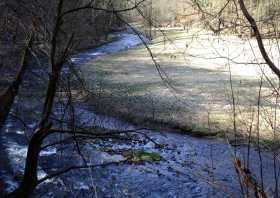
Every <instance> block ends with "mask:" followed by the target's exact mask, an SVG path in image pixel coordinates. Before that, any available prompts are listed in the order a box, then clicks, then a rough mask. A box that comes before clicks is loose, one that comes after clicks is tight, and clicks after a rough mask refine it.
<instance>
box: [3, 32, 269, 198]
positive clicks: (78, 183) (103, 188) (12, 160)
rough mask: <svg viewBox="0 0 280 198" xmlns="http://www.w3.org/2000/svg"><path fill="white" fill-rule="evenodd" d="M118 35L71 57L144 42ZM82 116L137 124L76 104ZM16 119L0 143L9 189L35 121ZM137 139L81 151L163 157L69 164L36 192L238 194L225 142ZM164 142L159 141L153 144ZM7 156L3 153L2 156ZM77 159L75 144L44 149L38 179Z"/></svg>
mask: <svg viewBox="0 0 280 198" xmlns="http://www.w3.org/2000/svg"><path fill="white" fill-rule="evenodd" d="M118 37H119V39H118V40H117V41H114V42H112V43H109V44H106V45H104V46H101V47H98V48H96V49H92V50H88V51H86V52H83V53H80V54H78V55H75V56H73V58H72V61H73V62H74V63H75V64H76V65H78V66H82V64H84V63H85V62H86V61H88V60H92V59H94V58H97V57H100V56H104V55H106V54H111V53H116V52H119V51H123V50H127V49H129V48H132V47H134V46H137V45H139V44H141V40H140V39H139V38H138V36H136V35H133V34H131V33H118ZM77 114H78V118H79V122H81V123H86V125H88V126H98V127H103V128H107V129H114V130H133V129H137V127H136V126H134V125H133V124H130V123H127V122H124V121H122V120H119V119H116V118H113V117H109V116H104V115H98V114H95V113H93V112H90V111H88V110H87V109H83V108H79V109H78V112H77ZM19 126H20V123H18V121H15V120H13V119H9V120H8V122H7V124H6V126H5V127H4V129H3V132H4V133H3V135H2V136H1V139H0V145H1V147H3V148H4V150H5V151H6V153H7V158H8V161H9V166H10V170H1V175H0V180H2V181H4V182H5V189H6V191H12V190H14V189H15V188H16V187H17V186H18V181H19V178H20V175H22V173H23V170H24V163H25V158H26V152H27V142H28V141H27V138H26V131H24V130H29V131H32V130H34V128H35V126H36V125H35V123H33V122H30V123H27V126H28V129H26V128H25V129H22V130H21V129H20V128H22V127H19ZM140 132H141V133H145V134H147V135H148V136H149V137H150V138H151V139H152V140H153V141H151V140H150V139H145V136H141V134H138V135H136V138H139V139H140V138H142V139H143V141H136V142H131V141H116V140H113V139H109V140H107V141H94V142H92V141H85V143H84V144H82V145H81V147H80V150H81V152H82V153H83V154H84V155H85V156H86V158H87V161H88V163H89V164H102V163H108V162H118V161H122V160H124V159H125V157H124V156H123V155H121V154H112V153H109V152H107V151H105V149H114V150H117V149H135V150H141V151H145V152H152V153H159V154H160V155H161V157H162V160H160V161H153V162H143V163H139V164H137V163H136V164H133V163H132V164H121V165H109V166H104V167H102V166H101V167H97V168H88V169H82V170H74V171H71V172H68V173H66V174H63V175H61V176H59V177H57V178H54V179H51V180H48V181H46V182H44V183H43V184H41V185H39V186H38V188H37V189H36V190H35V192H34V195H33V197H36V198H37V197H38V198H39V197H40V198H41V197H57V198H59V197H86V198H90V197H104V198H111V197H112V198H117V197H119V198H122V197H131V198H140V197H141V198H142V197H149V198H188V197H193V198H194V197H241V196H242V192H241V189H240V187H239V182H238V177H237V175H236V172H235V169H234V166H233V148H232V147H230V146H229V145H228V144H227V143H225V142H224V141H223V140H219V139H207V138H205V139H202V138H194V137H191V136H187V135H182V134H177V133H172V132H170V131H153V130H144V129H142V130H140ZM154 141H155V142H156V143H158V144H159V145H163V146H162V147H158V146H157V145H156V144H155V143H154ZM237 150H238V151H237V155H238V156H239V157H240V158H241V159H242V160H244V159H245V160H246V158H245V156H246V152H247V148H246V147H242V146H240V147H238V148H237ZM258 157H259V156H258V153H257V151H256V150H254V149H251V154H250V160H251V164H250V169H251V171H252V172H253V173H254V175H255V177H256V178H257V180H258V181H260V175H259V163H258V161H259V160H258ZM262 157H263V175H264V184H265V186H266V187H267V188H266V191H267V192H268V194H271V193H272V188H273V177H274V176H273V174H274V172H273V170H272V168H271V167H273V160H272V155H271V154H270V153H268V152H263V153H262ZM3 158H4V157H2V158H0V159H1V160H5V159H3ZM71 164H75V165H78V164H79V165H82V164H83V161H82V160H81V156H80V155H79V153H77V152H76V149H75V145H74V144H73V145H72V144H69V145H60V146H56V147H50V148H49V149H46V150H43V151H42V152H41V154H40V167H39V170H38V177H39V178H42V177H44V176H46V175H47V174H50V173H52V171H53V170H52V169H49V167H50V166H51V167H62V165H63V166H64V167H67V166H71ZM0 168H1V166H0Z"/></svg>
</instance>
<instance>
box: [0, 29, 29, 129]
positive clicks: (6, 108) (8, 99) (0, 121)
mask: <svg viewBox="0 0 280 198" xmlns="http://www.w3.org/2000/svg"><path fill="white" fill-rule="evenodd" d="M32 37H33V33H31V36H30V37H29V38H28V41H27V44H26V46H25V48H24V50H23V54H22V58H21V61H20V68H19V70H18V72H17V75H16V77H15V80H14V81H13V82H12V84H11V85H10V86H8V87H7V88H6V89H5V90H4V91H3V92H2V93H0V129H1V128H2V126H3V125H4V123H5V121H6V118H7V116H8V114H9V112H10V110H11V107H12V104H13V103H14V99H15V97H16V96H17V94H18V90H19V86H20V84H21V82H22V78H23V75H24V73H25V71H26V68H27V64H28V63H27V60H28V56H29V53H28V51H29V48H30V47H31V44H32Z"/></svg>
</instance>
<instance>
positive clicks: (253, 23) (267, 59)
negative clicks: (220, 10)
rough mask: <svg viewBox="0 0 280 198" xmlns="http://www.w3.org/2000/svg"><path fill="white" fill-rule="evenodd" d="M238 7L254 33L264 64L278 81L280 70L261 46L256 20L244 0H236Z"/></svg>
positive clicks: (261, 41)
mask: <svg viewBox="0 0 280 198" xmlns="http://www.w3.org/2000/svg"><path fill="white" fill-rule="evenodd" d="M238 2H239V5H240V9H241V11H242V13H243V15H244V16H245V17H246V19H247V21H248V22H249V23H250V25H251V28H252V30H253V31H254V34H255V36H256V39H257V42H258V46H259V49H260V52H261V54H262V57H263V59H264V60H265V62H266V63H267V65H268V66H269V68H270V69H271V70H272V71H273V73H274V74H275V75H277V77H278V79H280V70H279V68H278V67H277V66H276V65H275V64H274V63H273V61H272V60H271V59H270V57H269V56H268V54H267V51H266V49H265V47H264V44H263V39H262V36H261V33H260V30H259V28H258V25H257V23H256V20H255V19H254V18H253V17H252V16H251V14H250V13H249V11H248V9H247V8H246V6H245V3H244V0H238Z"/></svg>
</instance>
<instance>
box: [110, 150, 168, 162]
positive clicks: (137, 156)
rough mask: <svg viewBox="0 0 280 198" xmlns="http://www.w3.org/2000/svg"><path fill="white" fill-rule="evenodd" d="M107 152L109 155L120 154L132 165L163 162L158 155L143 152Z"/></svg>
mask: <svg viewBox="0 0 280 198" xmlns="http://www.w3.org/2000/svg"><path fill="white" fill-rule="evenodd" d="M107 152H108V153H111V154H120V155H122V156H124V157H125V158H127V159H128V160H129V161H131V162H132V163H143V162H158V161H161V160H163V157H162V156H161V155H160V154H159V153H155V152H147V151H143V150H131V149H120V150H110V151H108V150H107Z"/></svg>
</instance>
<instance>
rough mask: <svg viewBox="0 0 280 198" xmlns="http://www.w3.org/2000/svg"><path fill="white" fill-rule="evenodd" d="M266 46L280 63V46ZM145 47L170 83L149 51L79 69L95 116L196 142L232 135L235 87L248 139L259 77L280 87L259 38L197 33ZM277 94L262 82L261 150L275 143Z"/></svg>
mask: <svg viewBox="0 0 280 198" xmlns="http://www.w3.org/2000/svg"><path fill="white" fill-rule="evenodd" d="M265 44H266V45H267V46H270V48H267V49H268V51H269V54H270V55H271V57H273V60H274V61H278V60H279V53H278V50H277V49H278V48H277V45H276V44H274V43H273V41H270V40H265ZM148 47H149V48H150V49H151V51H152V53H153V56H154V60H155V61H156V62H157V63H158V64H159V65H160V68H161V70H162V71H163V72H162V75H163V77H166V76H168V79H165V80H162V79H161V77H160V75H159V72H158V71H157V69H156V67H155V65H154V62H153V61H152V58H151V56H150V54H149V52H148V51H147V49H146V48H145V46H139V47H136V48H134V49H131V50H128V51H124V52H119V53H114V54H111V55H106V56H102V57H99V58H97V59H95V60H92V61H88V62H87V63H85V64H84V65H83V66H82V67H81V71H82V74H83V76H84V77H85V80H86V82H87V83H86V84H87V86H88V88H89V89H90V90H91V91H92V92H93V93H95V94H93V95H92V98H91V99H90V100H89V102H91V105H93V106H94V110H95V111H98V112H99V113H103V114H107V115H108V114H109V115H111V116H116V117H119V118H122V119H125V120H128V121H130V122H133V123H138V124H139V123H141V124H142V125H143V124H144V125H146V126H150V127H151V126H153V127H156V126H157V127H158V126H165V125H166V126H169V127H171V128H177V129H180V130H181V131H186V132H189V133H191V134H194V135H197V136H209V135H210V136H211V134H214V135H216V134H217V133H218V134H219V135H221V136H224V135H228V136H229V137H231V136H232V134H233V133H232V132H233V113H232V112H233V108H232V107H233V105H232V92H231V83H232V86H233V93H234V97H235V104H236V109H237V110H236V112H237V113H236V123H237V130H238V132H240V133H239V134H241V135H242V136H246V137H247V135H248V128H250V126H249V125H250V124H251V123H253V124H252V125H253V127H252V130H253V132H252V134H253V136H255V135H256V133H257V132H256V128H257V127H256V121H257V117H256V111H257V103H258V91H259V88H260V81H261V80H260V79H261V76H262V74H264V75H265V76H266V77H267V78H269V79H270V82H271V83H272V84H273V85H276V84H277V83H276V82H277V81H276V79H275V77H274V76H273V75H272V73H271V71H270V70H269V69H268V68H267V67H266V66H265V65H264V64H263V62H264V61H263V60H262V58H261V55H260V53H259V50H258V47H257V43H256V41H255V40H254V38H248V39H245V38H242V39H241V38H238V37H235V36H215V35H212V34H210V33H209V32H205V31H201V30H198V29H194V30H192V31H190V32H186V31H178V30H169V31H166V32H165V36H160V37H158V38H156V39H155V40H153V41H152V42H151V43H149V45H148ZM229 71H231V72H229ZM165 74H166V76H164V75H165ZM230 74H231V75H230ZM230 76H231V78H232V80H231V81H230ZM263 78H264V76H263ZM166 82H167V83H166ZM276 86H277V85H276ZM272 92H273V88H272V87H271V85H270V84H269V82H268V81H266V80H264V81H263V83H262V89H261V93H262V96H261V101H260V104H261V109H262V111H261V113H260V123H261V124H260V129H261V130H260V131H261V133H260V134H261V140H262V141H263V143H264V144H266V143H269V142H270V141H271V140H272V139H273V138H274V136H273V131H272V129H271V126H269V125H270V123H268V120H271V119H272V118H273V115H274V110H275V109H274V108H273V107H272V106H273V102H272V99H273V97H270V96H271V94H272ZM228 132H230V133H228ZM240 138H241V137H240ZM241 139H242V138H241Z"/></svg>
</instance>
